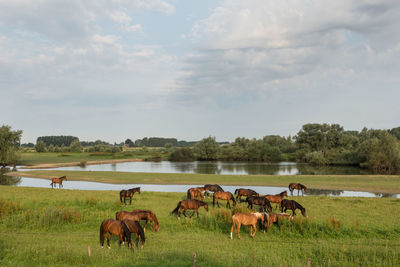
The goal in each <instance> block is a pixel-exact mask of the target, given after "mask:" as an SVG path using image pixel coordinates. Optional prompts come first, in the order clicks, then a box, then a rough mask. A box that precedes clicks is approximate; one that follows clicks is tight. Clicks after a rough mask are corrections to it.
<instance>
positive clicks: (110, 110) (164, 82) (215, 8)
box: [0, 0, 400, 143]
mask: <svg viewBox="0 0 400 267" xmlns="http://www.w3.org/2000/svg"><path fill="white" fill-rule="evenodd" d="M399 25H400V1H398V0H379V1H378V0H364V1H359V0H335V1H330V0H315V1H314V0H303V1H296V0H281V1H272V0H249V1H242V0H226V1H211V0H201V1H200V0H111V1H104V0H85V1H77V0H68V1H66V0H38V1H31V0H0V95H1V98H0V99H1V100H0V103H1V104H0V125H4V124H6V125H10V126H11V127H12V129H14V130H17V129H20V130H23V136H22V142H33V143H35V142H36V138H37V137H38V136H45V135H73V136H77V137H79V138H80V140H82V141H94V140H97V139H101V140H105V141H108V142H117V143H119V142H123V141H125V140H126V139H127V138H130V139H132V140H135V139H139V138H143V137H146V136H148V137H151V136H158V137H175V138H177V139H178V140H187V141H191V140H200V139H201V138H204V137H208V136H214V137H216V139H217V141H233V140H234V139H235V138H236V137H247V138H262V137H263V136H265V135H271V134H278V135H282V136H288V135H292V136H293V135H295V134H296V133H297V132H298V131H299V130H300V129H301V126H302V125H303V124H306V123H338V124H340V125H342V126H343V127H344V128H345V129H346V130H361V129H362V128H363V127H367V128H377V129H390V128H394V127H398V126H400V115H399V114H400V105H399V104H398V102H399V99H400V27H399Z"/></svg>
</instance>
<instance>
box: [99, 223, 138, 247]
mask: <svg viewBox="0 0 400 267" xmlns="http://www.w3.org/2000/svg"><path fill="white" fill-rule="evenodd" d="M107 234H108V236H107V247H108V248H111V247H110V238H111V235H116V236H118V237H119V244H120V245H121V243H123V242H124V240H127V242H128V247H129V246H130V245H131V232H130V231H129V228H128V227H127V225H126V224H125V223H124V222H122V221H117V220H112V219H109V220H104V221H103V222H102V223H101V225H100V245H101V248H103V247H104V238H105V236H106V235H107Z"/></svg>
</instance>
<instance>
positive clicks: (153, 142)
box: [125, 137, 228, 147]
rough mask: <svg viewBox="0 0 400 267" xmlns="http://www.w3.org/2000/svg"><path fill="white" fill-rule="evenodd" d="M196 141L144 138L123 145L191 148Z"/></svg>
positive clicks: (128, 140)
mask: <svg viewBox="0 0 400 267" xmlns="http://www.w3.org/2000/svg"><path fill="white" fill-rule="evenodd" d="M197 142H198V141H183V140H181V141H178V139H176V138H164V137H144V138H143V139H137V140H136V141H135V142H133V141H132V140H131V139H126V141H125V145H127V146H129V147H192V146H194V145H195V144H196V143H197ZM227 143H228V142H219V144H227Z"/></svg>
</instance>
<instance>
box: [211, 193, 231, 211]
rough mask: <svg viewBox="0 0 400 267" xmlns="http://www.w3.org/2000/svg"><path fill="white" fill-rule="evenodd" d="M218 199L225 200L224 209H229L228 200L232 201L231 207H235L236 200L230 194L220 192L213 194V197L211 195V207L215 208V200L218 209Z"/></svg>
mask: <svg viewBox="0 0 400 267" xmlns="http://www.w3.org/2000/svg"><path fill="white" fill-rule="evenodd" d="M218 199H221V200H226V207H227V208H231V203H230V200H232V202H233V206H234V207H236V200H235V198H234V197H233V195H232V193H231V192H221V191H219V192H215V193H214V195H213V207H215V200H216V201H217V205H218V208H219V202H218Z"/></svg>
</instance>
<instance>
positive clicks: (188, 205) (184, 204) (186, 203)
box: [171, 199, 208, 218]
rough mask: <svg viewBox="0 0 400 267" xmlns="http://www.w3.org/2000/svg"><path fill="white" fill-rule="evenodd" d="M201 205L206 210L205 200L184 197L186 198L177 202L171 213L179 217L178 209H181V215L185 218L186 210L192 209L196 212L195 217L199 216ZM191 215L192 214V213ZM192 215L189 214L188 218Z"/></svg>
mask: <svg viewBox="0 0 400 267" xmlns="http://www.w3.org/2000/svg"><path fill="white" fill-rule="evenodd" d="M201 206H204V209H205V210H206V211H208V204H207V203H205V202H203V201H200V200H197V199H186V200H182V201H179V203H178V205H177V206H176V208H175V209H174V210H173V211H172V212H171V214H174V213H175V214H178V218H180V217H181V214H180V212H179V211H180V210H181V209H183V215H184V216H185V218H186V210H194V211H195V212H196V213H197V218H198V217H199V211H198V210H199V208H200V207H201ZM193 214H194V212H193ZM192 216H193V215H192ZM192 216H190V218H192Z"/></svg>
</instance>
